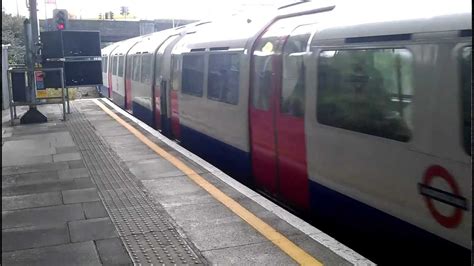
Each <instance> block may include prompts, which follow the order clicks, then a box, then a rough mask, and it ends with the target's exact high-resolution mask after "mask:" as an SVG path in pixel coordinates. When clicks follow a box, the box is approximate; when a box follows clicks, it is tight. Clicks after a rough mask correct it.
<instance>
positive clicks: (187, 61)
mask: <svg viewBox="0 0 474 266" xmlns="http://www.w3.org/2000/svg"><path fill="white" fill-rule="evenodd" d="M181 81H182V82H181V84H182V92H183V93H185V94H191V95H194V96H199V97H201V96H202V87H203V82H204V55H202V54H200V55H193V54H188V55H183V77H182V80H181Z"/></svg>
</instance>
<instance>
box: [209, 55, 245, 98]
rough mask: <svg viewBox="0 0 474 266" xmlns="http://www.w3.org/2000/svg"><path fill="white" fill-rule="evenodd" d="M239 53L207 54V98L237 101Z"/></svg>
mask: <svg viewBox="0 0 474 266" xmlns="http://www.w3.org/2000/svg"><path fill="white" fill-rule="evenodd" d="M239 67H240V55H239V54H211V55H209V73H208V76H207V79H208V81H207V84H208V85H207V98H209V99H212V100H216V101H220V102H225V103H230V104H237V103H238V102H239V73H240V71H239Z"/></svg>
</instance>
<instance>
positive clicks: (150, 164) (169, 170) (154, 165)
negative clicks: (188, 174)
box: [126, 158, 183, 180]
mask: <svg viewBox="0 0 474 266" xmlns="http://www.w3.org/2000/svg"><path fill="white" fill-rule="evenodd" d="M126 164H127V166H128V167H129V169H130V172H132V173H133V174H134V175H135V176H136V177H137V178H138V179H140V180H144V179H154V178H160V177H169V176H180V175H183V172H181V171H180V170H178V168H176V167H175V166H174V165H172V164H171V163H170V162H168V161H166V160H165V159H163V158H156V159H149V160H142V161H139V162H133V163H130V162H127V163H126ZM157 169H159V171H157Z"/></svg>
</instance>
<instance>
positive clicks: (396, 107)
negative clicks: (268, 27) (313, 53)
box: [317, 49, 413, 141]
mask: <svg viewBox="0 0 474 266" xmlns="http://www.w3.org/2000/svg"><path fill="white" fill-rule="evenodd" d="M412 67H413V58H412V55H411V53H410V52H409V51H408V50H406V49H365V50H332V51H323V52H321V53H320V55H319V66H318V96H317V118H318V121H319V122H320V123H321V124H326V125H330V126H334V127H339V128H344V129H348V130H353V131H358V132H362V133H366V134H370V135H375V136H379V137H384V138H390V139H394V140H399V141H408V140H409V139H410V137H411V128H412V127H413V126H412V104H411V102H412V95H413V69H412Z"/></svg>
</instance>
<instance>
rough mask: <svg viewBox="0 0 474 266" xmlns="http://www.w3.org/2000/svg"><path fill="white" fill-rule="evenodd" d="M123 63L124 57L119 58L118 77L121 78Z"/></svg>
mask: <svg viewBox="0 0 474 266" xmlns="http://www.w3.org/2000/svg"><path fill="white" fill-rule="evenodd" d="M124 63H125V56H124V55H122V56H119V60H118V76H119V77H123V68H124Z"/></svg>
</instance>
